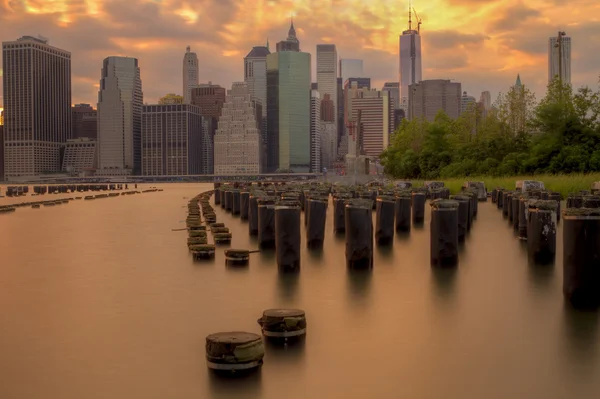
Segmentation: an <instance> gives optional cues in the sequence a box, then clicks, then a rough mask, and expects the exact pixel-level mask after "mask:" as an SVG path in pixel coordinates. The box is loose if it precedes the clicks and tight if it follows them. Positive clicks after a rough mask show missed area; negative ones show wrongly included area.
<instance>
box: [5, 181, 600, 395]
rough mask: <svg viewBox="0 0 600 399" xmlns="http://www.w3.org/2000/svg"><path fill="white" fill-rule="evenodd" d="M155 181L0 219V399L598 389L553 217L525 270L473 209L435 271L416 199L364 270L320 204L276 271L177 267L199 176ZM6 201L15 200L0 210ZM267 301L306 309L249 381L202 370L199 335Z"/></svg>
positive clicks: (238, 237) (234, 324) (489, 211)
mask: <svg viewBox="0 0 600 399" xmlns="http://www.w3.org/2000/svg"><path fill="white" fill-rule="evenodd" d="M147 186H148V185H140V188H146V187H147ZM158 187H160V188H164V191H163V192H154V193H144V194H140V195H132V196H120V197H117V198H107V199H99V200H94V201H84V200H79V201H72V202H71V203H69V204H64V205H59V206H54V207H42V208H40V209H30V208H18V209H17V211H16V212H14V213H9V214H0V398H2V399H71V398H72V399H81V398H86V399H96V398H97V399H101V398H102V399H104V398H111V399H117V398H144V399H154V398H156V399H167V398H169V399H170V398H173V399H192V398H195V399H200V398H223V399H225V398H248V399H252V398H265V399H275V398H276V399H282V398H284V399H296V398H298V399H300V398H315V399H320V398H324V399H329V398H336V399H337V398H340V399H341V398H344V399H354V398H365V399H368V398H390V399H392V398H411V399H419V398H432V399H433V398H486V399H496V398H497V399H506V398H545V399H548V398H571V397H572V398H575V397H579V398H597V397H600V349H599V345H598V344H599V341H600V332H599V330H598V323H599V320H598V314H597V313H595V312H577V311H573V310H571V309H570V308H569V307H567V306H565V305H564V301H563V297H562V229H561V228H559V229H558V238H557V240H558V245H557V251H558V253H557V260H556V264H555V265H554V266H546V267H535V266H532V265H529V264H528V261H527V256H526V254H527V251H526V247H524V246H523V244H522V243H521V242H519V241H518V239H517V238H516V237H515V235H514V234H513V232H512V228H511V227H509V225H508V222H507V221H506V220H504V219H503V218H502V215H501V212H500V211H498V210H497V209H496V207H495V205H492V204H491V203H490V202H488V203H485V204H480V207H479V215H478V218H477V219H476V221H475V223H474V226H473V229H472V230H471V233H470V235H469V236H468V237H467V240H466V242H465V244H464V246H463V247H462V249H461V253H460V264H459V266H458V268H456V270H455V271H448V270H443V271H440V270H433V269H432V268H431V267H430V265H429V210H428V209H427V213H426V220H425V226H424V227H423V228H420V229H418V228H413V230H412V231H411V233H410V235H409V236H396V237H395V239H394V245H393V247H391V248H388V249H379V248H375V255H374V268H373V270H372V272H353V273H351V272H349V271H348V270H347V269H346V266H345V257H344V239H343V237H342V238H339V237H336V236H335V235H334V234H333V221H332V217H331V216H332V207H331V206H330V208H329V210H328V218H327V225H326V242H325V246H324V249H323V250H321V251H314V250H310V251H309V250H308V249H304V250H303V251H304V252H303V253H302V270H301V272H300V273H299V275H298V276H290V275H280V274H279V273H278V271H277V266H276V263H275V257H274V254H273V253H269V252H261V253H258V254H253V255H251V257H252V258H251V262H250V266H249V267H247V268H241V269H231V268H227V267H225V261H224V256H223V253H222V250H218V252H217V256H216V259H215V260H214V261H211V262H207V263H194V262H193V260H192V257H191V255H190V254H189V252H188V250H187V247H186V237H187V235H186V232H185V231H179V232H177V231H172V229H176V228H182V227H184V226H185V223H184V220H185V216H186V211H187V208H186V203H187V201H188V199H189V198H191V197H193V196H194V195H196V194H197V193H199V192H201V191H205V190H208V189H211V187H212V185H207V184H163V185H159V186H158ZM4 191H5V190H4V187H3V190H2V192H4ZM63 196H65V195H63ZM66 196H71V195H66ZM26 198H27V199H25V200H27V201H33V200H39V199H49V198H58V196H56V195H45V196H41V197H26ZM10 201H16V202H20V201H24V200H23V199H22V198H19V199H10V198H0V205H5V204H7V203H10ZM427 208H429V207H427ZM217 217H218V220H219V221H222V222H225V224H226V225H227V226H228V227H230V229H231V230H232V233H233V242H232V247H233V248H248V249H254V248H256V245H257V244H256V240H255V239H253V238H251V237H249V236H248V226H247V224H246V223H245V222H241V221H240V220H239V218H237V217H236V218H234V217H233V216H231V215H228V214H225V212H224V211H222V210H221V209H220V208H218V210H217ZM303 229H304V228H303ZM303 240H304V237H303ZM303 248H305V245H304V242H303ZM273 307H294V308H301V309H304V310H305V311H306V315H307V321H308V335H307V338H306V342H305V344H304V345H303V346H299V347H291V348H288V349H286V350H283V349H277V348H272V347H267V351H266V356H265V359H264V365H263V367H262V370H261V371H260V372H259V373H256V374H254V375H252V376H250V377H247V378H244V379H240V380H234V381H230V380H223V379H220V378H215V377H213V376H212V375H211V374H210V373H209V372H208V370H207V368H206V363H205V352H204V343H205V337H206V335H208V334H210V333H213V332H218V331H230V330H245V331H251V332H257V333H259V331H260V330H259V325H258V324H257V319H258V318H259V317H260V316H261V314H262V311H263V310H264V309H268V308H273Z"/></svg>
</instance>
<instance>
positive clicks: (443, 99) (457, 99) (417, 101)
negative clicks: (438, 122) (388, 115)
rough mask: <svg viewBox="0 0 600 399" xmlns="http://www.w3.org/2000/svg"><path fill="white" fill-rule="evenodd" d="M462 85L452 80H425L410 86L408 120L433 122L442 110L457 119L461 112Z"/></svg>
mask: <svg viewBox="0 0 600 399" xmlns="http://www.w3.org/2000/svg"><path fill="white" fill-rule="evenodd" d="M461 93H462V91H461V84H460V83H458V82H451V81H450V80H443V79H433V80H423V81H421V82H419V83H416V84H414V85H411V86H410V91H409V94H410V99H409V104H410V107H409V108H408V119H409V120H412V119H414V118H425V119H426V120H428V121H430V122H431V121H433V120H434V119H435V116H436V115H437V113H438V112H439V111H440V110H443V111H444V112H445V113H446V114H447V115H448V116H449V117H450V118H452V119H456V118H458V116H459V115H460V112H461V104H462V95H461Z"/></svg>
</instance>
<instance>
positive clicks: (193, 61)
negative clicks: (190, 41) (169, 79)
mask: <svg viewBox="0 0 600 399" xmlns="http://www.w3.org/2000/svg"><path fill="white" fill-rule="evenodd" d="M196 86H198V56H197V55H196V53H194V52H192V51H191V49H190V46H187V48H186V49H185V55H184V56H183V102H184V103H185V104H189V103H191V102H192V89H193V88H194V87H196Z"/></svg>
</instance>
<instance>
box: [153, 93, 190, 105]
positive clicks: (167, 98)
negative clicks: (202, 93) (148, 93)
mask: <svg viewBox="0 0 600 399" xmlns="http://www.w3.org/2000/svg"><path fill="white" fill-rule="evenodd" d="M158 104H159V105H169V104H171V105H173V104H189V102H188V103H186V102H184V99H183V96H180V95H179V94H175V93H169V94H165V95H164V96H162V97H161V98H160V99H159V100H158Z"/></svg>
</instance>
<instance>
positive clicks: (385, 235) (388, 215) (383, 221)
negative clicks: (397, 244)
mask: <svg viewBox="0 0 600 399" xmlns="http://www.w3.org/2000/svg"><path fill="white" fill-rule="evenodd" d="M395 205H396V203H395V200H394V197H391V196H379V197H377V201H376V207H375V211H376V213H375V240H376V241H377V244H378V245H387V244H390V243H391V242H392V240H393V239H394V227H395V226H394V211H395V209H394V208H395Z"/></svg>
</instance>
